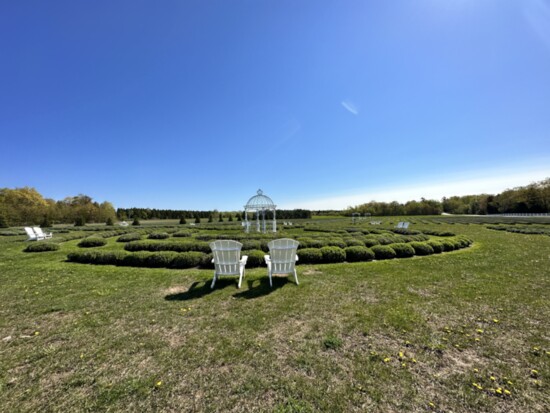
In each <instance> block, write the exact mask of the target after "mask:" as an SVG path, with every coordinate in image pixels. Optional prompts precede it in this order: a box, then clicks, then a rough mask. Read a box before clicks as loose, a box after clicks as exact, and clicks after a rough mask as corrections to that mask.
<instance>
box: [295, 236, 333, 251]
mask: <svg viewBox="0 0 550 413" xmlns="http://www.w3.org/2000/svg"><path fill="white" fill-rule="evenodd" d="M298 241H299V242H300V245H299V246H298V248H300V249H302V248H322V247H325V246H326V245H327V243H326V241H324V240H321V239H315V238H298Z"/></svg>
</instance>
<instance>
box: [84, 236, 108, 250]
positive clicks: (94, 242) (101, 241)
mask: <svg viewBox="0 0 550 413" xmlns="http://www.w3.org/2000/svg"><path fill="white" fill-rule="evenodd" d="M106 244H107V241H106V240H105V238H95V237H90V238H84V239H83V240H82V241H80V242H79V243H78V244H77V245H78V246H79V247H80V248H93V247H102V246H104V245H106Z"/></svg>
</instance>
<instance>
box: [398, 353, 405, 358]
mask: <svg viewBox="0 0 550 413" xmlns="http://www.w3.org/2000/svg"><path fill="white" fill-rule="evenodd" d="M399 358H400V359H402V358H405V354H404V353H403V352H402V351H400V352H399Z"/></svg>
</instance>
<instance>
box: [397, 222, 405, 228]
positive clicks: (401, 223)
mask: <svg viewBox="0 0 550 413" xmlns="http://www.w3.org/2000/svg"><path fill="white" fill-rule="evenodd" d="M403 224H404V222H398V223H397V226H396V227H395V228H403Z"/></svg>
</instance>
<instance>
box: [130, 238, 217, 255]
mask: <svg viewBox="0 0 550 413" xmlns="http://www.w3.org/2000/svg"><path fill="white" fill-rule="evenodd" d="M124 249H125V250H126V251H130V252H136V251H150V252H158V251H174V252H187V251H199V252H204V253H209V252H210V251H211V250H210V245H209V244H208V242H202V241H191V242H174V241H172V242H156V241H132V242H129V243H127V244H126V245H125V246H124Z"/></svg>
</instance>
